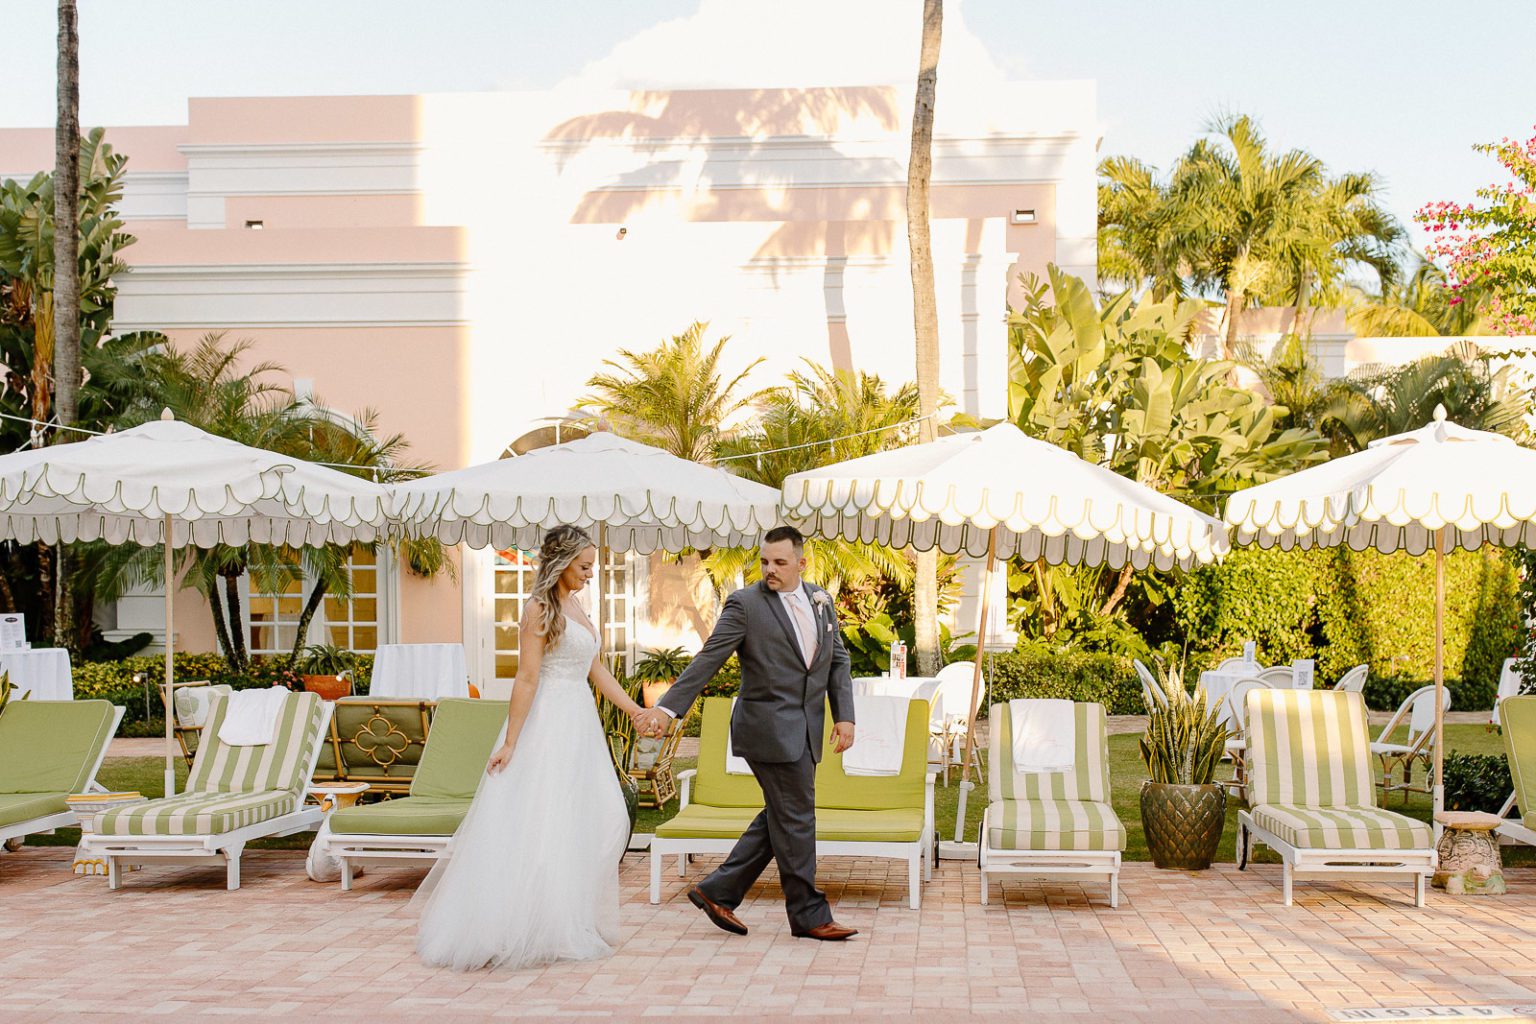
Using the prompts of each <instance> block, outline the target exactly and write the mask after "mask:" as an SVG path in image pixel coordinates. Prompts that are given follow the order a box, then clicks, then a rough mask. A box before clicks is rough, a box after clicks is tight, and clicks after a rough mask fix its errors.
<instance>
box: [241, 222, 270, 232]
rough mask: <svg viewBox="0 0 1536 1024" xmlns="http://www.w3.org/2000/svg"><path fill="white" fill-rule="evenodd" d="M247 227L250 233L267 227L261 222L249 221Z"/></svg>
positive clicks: (246, 223)
mask: <svg viewBox="0 0 1536 1024" xmlns="http://www.w3.org/2000/svg"><path fill="white" fill-rule="evenodd" d="M245 226H246V228H247V229H248V230H250V231H260V230H261V229H262V228H264V227H266V225H265V224H264V223H262V222H261V221H259V220H248V221H246V222H245Z"/></svg>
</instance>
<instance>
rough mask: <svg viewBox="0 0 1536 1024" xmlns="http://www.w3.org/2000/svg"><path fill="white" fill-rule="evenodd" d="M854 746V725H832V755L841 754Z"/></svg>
mask: <svg viewBox="0 0 1536 1024" xmlns="http://www.w3.org/2000/svg"><path fill="white" fill-rule="evenodd" d="M851 746H853V723H852V722H834V723H833V725H832V753H834V754H841V753H842V752H843V751H845V750H847V749H848V748H849V747H851Z"/></svg>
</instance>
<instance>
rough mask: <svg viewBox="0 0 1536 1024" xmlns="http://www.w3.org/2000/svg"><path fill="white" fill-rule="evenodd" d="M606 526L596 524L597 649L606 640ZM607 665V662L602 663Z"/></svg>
mask: <svg viewBox="0 0 1536 1024" xmlns="http://www.w3.org/2000/svg"><path fill="white" fill-rule="evenodd" d="M607 567H608V524H607V523H598V524H597V602H596V603H597V608H596V611H597V649H598V652H599V653H601V652H602V649H603V645H604V643H605V642H606V641H607V640H608V577H607V574H606V572H605V570H606V569H607ZM604 664H607V662H604Z"/></svg>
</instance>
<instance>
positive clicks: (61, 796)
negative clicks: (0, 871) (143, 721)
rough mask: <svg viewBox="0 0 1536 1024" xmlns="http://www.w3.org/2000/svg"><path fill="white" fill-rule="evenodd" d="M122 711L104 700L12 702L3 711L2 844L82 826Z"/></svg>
mask: <svg viewBox="0 0 1536 1024" xmlns="http://www.w3.org/2000/svg"><path fill="white" fill-rule="evenodd" d="M122 720H123V709H122V708H120V707H116V706H114V705H112V704H110V703H108V702H107V701H104V700H13V701H11V702H10V703H8V704H7V705H6V706H5V710H4V711H3V712H0V843H4V842H9V841H10V840H12V839H16V840H20V839H23V838H25V837H27V836H30V835H37V834H39V833H47V832H52V831H53V830H54V829H56V828H64V827H66V826H69V825H74V824H76V823H78V822H79V820H80V819H79V818H78V817H77V816H76V815H75V812H74V811H72V810H70V809H69V804H68V803H66V801H67V800H68V799H69V797H70V795H71V794H74V793H84V792H87V791H89V790H90V789H92V788H94V787H95V783H96V773H97V771H99V770H100V769H101V762H102V759H103V758H105V757H106V756H107V747H108V746H109V745H110V744H111V742H112V736H113V734H115V733H116V732H117V725H118V723H119V722H121V721H122Z"/></svg>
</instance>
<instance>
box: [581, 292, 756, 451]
mask: <svg viewBox="0 0 1536 1024" xmlns="http://www.w3.org/2000/svg"><path fill="white" fill-rule="evenodd" d="M708 329H709V325H708V324H703V323H699V322H697V321H695V322H694V323H693V324H691V325H690V326H689V327H688V329H687V330H686V331H684V332H683V333H682V334H678V335H674V336H673V337H672V338H670V339H668V340H667V341H664V342H662V343H661V344H660V345H659V346H657V347H656V348H654V349H651V350H649V351H646V352H632V351H630V350H629V349H620V350H619V356H620V359H621V360H622V362H620V361H615V360H611V359H610V360H605V361H604V362H603V365H604V366H607V367H611V368H612V371H613V372H611V373H599V374H596V375H595V376H593V377H592V379H591V380H589V381H587V386H588V387H590V388H594V389H596V390H595V391H594V393H593V394H592V395H591V396H589V397H588V398H586V399H584V400H583V402H584V404H586V405H588V406H590V407H592V408H595V409H596V410H597V411H599V412H600V413H602V414H603V415H604V416H605V417H607V419H608V420H609V422H610V423H611V424H612V426H613V428H614V430H615V431H616V432H618V433H620V434H622V435H624V436H625V437H628V438H631V439H633V440H636V441H640V442H643V443H645V444H649V445H653V446H654V447H657V448H661V449H663V450H665V451H668V452H671V453H672V454H673V455H676V456H677V457H678V458H681V459H690V460H692V461H694V462H705V461H708V460H709V459H710V458H712V457H713V456H714V453H715V447H716V445H718V444H719V441H720V436H721V435H720V431H721V427H722V424H724V423H726V422H727V421H728V420H729V419H730V418H731V416H733V415H734V414H735V413H737V412H738V411H740V410H741V409H743V408H745V407H746V406H747V405H748V404H749V403H751V401H752V400H753V398H754V397H756V396H755V395H752V394H743V393H742V391H741V389H742V387H743V385H744V383H745V380H746V378H747V375H748V374H750V373H751V372H752V371H753V370H754V369H756V368H757V366H758V365H759V364H760V363H762V359H755V360H753V361H752V363H751V364H750V365H748V366H747V368H746V369H745V370H743V371H742V372H741V373H739V374H737V375H736V376H734V377H732V378H730V379H729V380H727V379H726V377H725V375H724V374H723V373H722V372H721V370H720V359H721V356H722V354H723V353H724V351H725V345H726V342H728V341H730V340H731V339H730V338H728V337H726V338H721V339H720V340H719V341H717V342H715V344H714V345H713V346H711V347H710V348H709V349H708V350H706V349H705V348H704V332H705V331H706V330H708Z"/></svg>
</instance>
